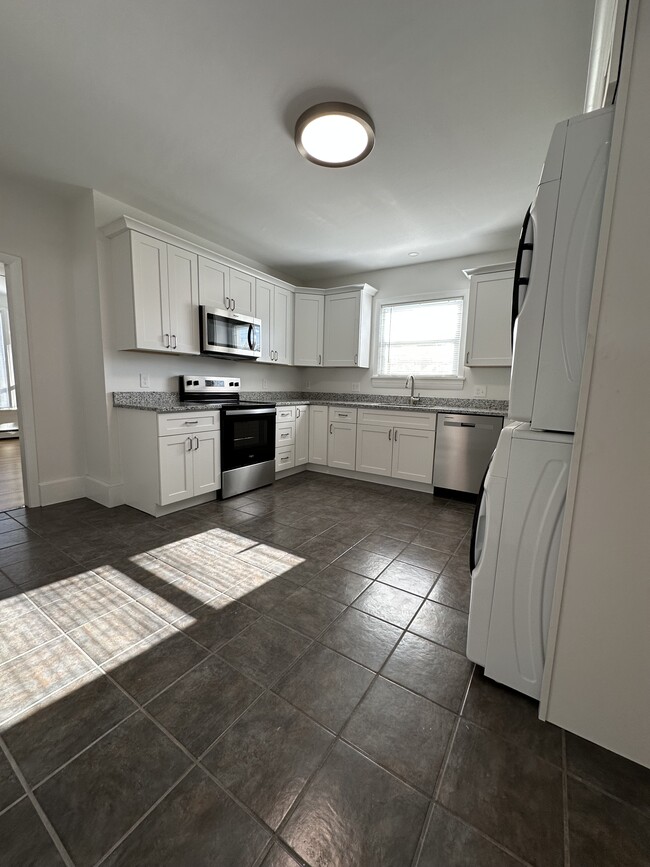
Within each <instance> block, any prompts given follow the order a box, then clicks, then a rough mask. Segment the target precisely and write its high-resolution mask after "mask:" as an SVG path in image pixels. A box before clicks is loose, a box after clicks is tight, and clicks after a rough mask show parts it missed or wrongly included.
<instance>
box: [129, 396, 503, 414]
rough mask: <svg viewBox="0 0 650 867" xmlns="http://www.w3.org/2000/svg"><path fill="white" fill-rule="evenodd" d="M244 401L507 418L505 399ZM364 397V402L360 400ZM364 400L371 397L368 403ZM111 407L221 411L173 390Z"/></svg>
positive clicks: (266, 398)
mask: <svg viewBox="0 0 650 867" xmlns="http://www.w3.org/2000/svg"><path fill="white" fill-rule="evenodd" d="M241 396H242V399H243V400H248V401H256V402H258V403H259V402H264V401H268V402H269V403H275V404H276V405H277V406H297V405H303V404H307V405H309V404H315V405H318V406H344V407H350V408H352V409H391V410H400V411H406V412H453V413H466V414H467V415H500V416H503V417H507V415H508V402H507V401H505V400H483V399H479V398H476V399H473V400H470V399H455V400H454V399H453V398H422V402H421V403H419V404H416V405H414V406H413V405H411V404H410V403H407V402H406V401H407V400H408V398H403V397H402V398H400V397H391V396H389V395H386V396H382V399H381V400H377V399H376V396H375V395H370V394H358V395H357V394H354V395H352V394H345V395H338V394H335V393H332V392H323V393H313V392H308V393H307V392H303V393H300V392H259V391H255V392H242V395H241ZM363 398H365V400H364V399H363ZM368 398H375V400H369V399H368ZM113 406H115V407H118V408H122V409H139V410H147V411H149V412H157V413H168V412H197V411H199V412H200V411H205V410H214V409H221V408H222V406H223V404H220V403H181V402H180V400H179V397H178V392H173V391H114V392H113Z"/></svg>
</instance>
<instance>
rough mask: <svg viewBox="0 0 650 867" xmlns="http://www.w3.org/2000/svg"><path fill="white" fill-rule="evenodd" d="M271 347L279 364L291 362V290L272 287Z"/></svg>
mask: <svg viewBox="0 0 650 867" xmlns="http://www.w3.org/2000/svg"><path fill="white" fill-rule="evenodd" d="M274 289H275V292H274V301H273V331H272V334H273V349H274V350H275V353H276V358H275V360H276V361H277V362H278V363H279V364H291V363H292V362H293V292H289V290H288V289H283V288H282V286H275V287H274Z"/></svg>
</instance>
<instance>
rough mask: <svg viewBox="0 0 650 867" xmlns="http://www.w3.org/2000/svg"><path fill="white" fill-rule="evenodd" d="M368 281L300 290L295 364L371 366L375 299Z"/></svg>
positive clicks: (298, 295)
mask: <svg viewBox="0 0 650 867" xmlns="http://www.w3.org/2000/svg"><path fill="white" fill-rule="evenodd" d="M376 293H377V290H376V289H374V288H373V287H372V286H369V285H368V284H367V283H362V284H359V285H354V286H339V287H337V288H336V289H326V290H319V289H304V290H301V291H299V292H297V293H296V315H295V329H294V364H296V365H298V366H302V367H363V368H368V367H370V332H371V320H372V299H373V296H374V295H376Z"/></svg>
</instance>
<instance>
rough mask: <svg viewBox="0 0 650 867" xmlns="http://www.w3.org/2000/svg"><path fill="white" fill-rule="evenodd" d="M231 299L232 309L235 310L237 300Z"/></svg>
mask: <svg viewBox="0 0 650 867" xmlns="http://www.w3.org/2000/svg"><path fill="white" fill-rule="evenodd" d="M230 300H231V301H232V307H231V308H230V309H231V310H232V311H233V312H234V310H235V307H236V306H237V302H236V301H235V299H234V298H231V299H230Z"/></svg>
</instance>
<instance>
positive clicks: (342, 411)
mask: <svg viewBox="0 0 650 867" xmlns="http://www.w3.org/2000/svg"><path fill="white" fill-rule="evenodd" d="M329 420H330V421H349V422H352V423H353V424H356V421H357V410H356V409H347V408H341V407H338V406H331V407H330V412H329Z"/></svg>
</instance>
